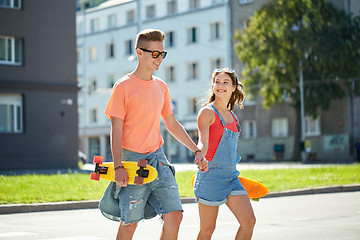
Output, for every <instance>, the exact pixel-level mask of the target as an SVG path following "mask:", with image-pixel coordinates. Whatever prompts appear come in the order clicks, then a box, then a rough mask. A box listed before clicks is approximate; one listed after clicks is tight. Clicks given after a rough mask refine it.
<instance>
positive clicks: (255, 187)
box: [191, 175, 269, 201]
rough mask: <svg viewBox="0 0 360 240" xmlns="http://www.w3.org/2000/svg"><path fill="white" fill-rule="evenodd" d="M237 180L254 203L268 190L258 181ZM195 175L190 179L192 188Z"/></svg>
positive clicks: (240, 178)
mask: <svg viewBox="0 0 360 240" xmlns="http://www.w3.org/2000/svg"><path fill="white" fill-rule="evenodd" d="M239 180H240V182H241V184H242V185H243V187H244V188H245V190H246V192H247V194H248V197H249V198H250V199H252V200H254V201H257V200H259V198H261V197H264V196H266V194H268V192H269V189H268V188H267V187H266V186H265V185H264V184H262V183H260V182H259V181H254V180H251V179H248V178H243V177H239ZM194 181H195V175H194V176H193V177H192V179H191V185H192V186H193V187H194Z"/></svg>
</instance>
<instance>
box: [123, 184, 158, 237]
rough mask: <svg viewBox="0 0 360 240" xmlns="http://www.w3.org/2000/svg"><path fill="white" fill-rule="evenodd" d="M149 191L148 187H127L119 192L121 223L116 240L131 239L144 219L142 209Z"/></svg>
mask: <svg viewBox="0 0 360 240" xmlns="http://www.w3.org/2000/svg"><path fill="white" fill-rule="evenodd" d="M150 192H151V189H150V187H149V186H148V185H139V186H138V185H128V186H127V187H124V188H122V189H121V190H120V192H119V195H118V198H119V200H120V201H119V208H120V210H121V220H122V221H121V223H120V226H119V229H118V233H117V236H116V239H117V240H119V239H121V240H123V239H126V240H127V239H132V237H133V235H134V232H135V230H136V227H137V223H138V222H139V221H140V220H142V219H144V209H145V205H146V202H147V199H148V197H149V195H150Z"/></svg>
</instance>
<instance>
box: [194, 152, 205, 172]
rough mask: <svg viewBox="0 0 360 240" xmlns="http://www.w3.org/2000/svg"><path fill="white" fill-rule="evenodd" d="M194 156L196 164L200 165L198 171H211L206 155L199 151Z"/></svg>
mask: <svg viewBox="0 0 360 240" xmlns="http://www.w3.org/2000/svg"><path fill="white" fill-rule="evenodd" d="M194 155H195V160H194V162H195V163H196V164H197V165H198V169H199V170H200V171H201V172H206V171H207V170H209V168H208V161H207V160H206V159H205V157H204V154H203V153H202V152H201V151H200V150H198V151H195V153H194Z"/></svg>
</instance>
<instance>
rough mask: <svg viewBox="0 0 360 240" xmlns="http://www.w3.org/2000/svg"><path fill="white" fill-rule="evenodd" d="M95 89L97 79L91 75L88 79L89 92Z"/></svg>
mask: <svg viewBox="0 0 360 240" xmlns="http://www.w3.org/2000/svg"><path fill="white" fill-rule="evenodd" d="M96 89H97V79H96V78H95V77H92V78H90V79H89V93H93V92H95V91H96Z"/></svg>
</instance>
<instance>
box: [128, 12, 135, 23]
mask: <svg viewBox="0 0 360 240" xmlns="http://www.w3.org/2000/svg"><path fill="white" fill-rule="evenodd" d="M126 22H127V23H134V22H135V11H134V10H129V11H127V12H126Z"/></svg>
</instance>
